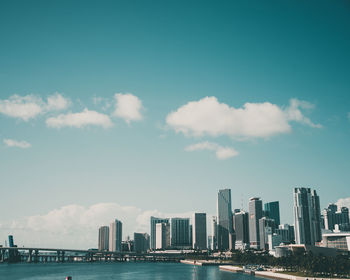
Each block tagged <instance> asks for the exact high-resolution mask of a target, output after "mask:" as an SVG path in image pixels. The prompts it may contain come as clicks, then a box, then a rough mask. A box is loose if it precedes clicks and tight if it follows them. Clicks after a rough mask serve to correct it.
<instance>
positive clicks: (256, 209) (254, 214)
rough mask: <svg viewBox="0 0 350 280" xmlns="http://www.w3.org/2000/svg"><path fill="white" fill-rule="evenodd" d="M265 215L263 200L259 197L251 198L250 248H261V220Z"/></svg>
mask: <svg viewBox="0 0 350 280" xmlns="http://www.w3.org/2000/svg"><path fill="white" fill-rule="evenodd" d="M262 216H263V210H262V201H261V200H260V198H258V197H252V198H251V199H250V200H249V241H250V248H253V249H259V248H260V232H259V220H260V219H261V218H262Z"/></svg>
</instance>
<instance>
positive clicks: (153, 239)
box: [151, 216, 169, 250]
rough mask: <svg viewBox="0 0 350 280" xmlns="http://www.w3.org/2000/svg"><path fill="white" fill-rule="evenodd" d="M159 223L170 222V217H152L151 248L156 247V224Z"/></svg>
mask: <svg viewBox="0 0 350 280" xmlns="http://www.w3.org/2000/svg"><path fill="white" fill-rule="evenodd" d="M159 223H166V224H169V219H168V218H156V217H153V216H152V217H151V249H153V250H154V249H156V225H157V224H159Z"/></svg>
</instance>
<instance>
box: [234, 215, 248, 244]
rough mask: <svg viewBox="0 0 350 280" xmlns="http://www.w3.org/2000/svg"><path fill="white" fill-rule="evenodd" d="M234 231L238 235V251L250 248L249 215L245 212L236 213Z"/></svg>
mask: <svg viewBox="0 0 350 280" xmlns="http://www.w3.org/2000/svg"><path fill="white" fill-rule="evenodd" d="M234 231H235V234H236V244H235V247H236V248H237V249H241V250H242V249H246V248H247V247H249V215H248V213H247V212H245V211H243V210H242V211H240V212H235V213H234Z"/></svg>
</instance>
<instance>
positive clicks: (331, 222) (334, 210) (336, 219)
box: [322, 204, 350, 231]
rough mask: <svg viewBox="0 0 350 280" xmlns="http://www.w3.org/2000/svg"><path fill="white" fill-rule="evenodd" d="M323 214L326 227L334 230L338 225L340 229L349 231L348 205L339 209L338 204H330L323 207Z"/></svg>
mask: <svg viewBox="0 0 350 280" xmlns="http://www.w3.org/2000/svg"><path fill="white" fill-rule="evenodd" d="M322 214H323V219H324V228H325V229H327V230H334V229H335V226H336V225H338V227H337V228H339V229H340V230H344V231H347V230H349V229H350V224H349V209H348V208H347V207H342V208H341V209H340V211H338V206H337V205H336V204H329V205H328V207H327V208H325V209H323V211H322Z"/></svg>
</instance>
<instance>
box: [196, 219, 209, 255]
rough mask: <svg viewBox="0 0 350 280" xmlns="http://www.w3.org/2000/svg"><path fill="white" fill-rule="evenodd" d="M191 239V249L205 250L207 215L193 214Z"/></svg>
mask: <svg viewBox="0 0 350 280" xmlns="http://www.w3.org/2000/svg"><path fill="white" fill-rule="evenodd" d="M192 231H193V238H192V242H193V244H192V248H193V249H197V250H205V249H207V214H206V213H194V214H193V228H192Z"/></svg>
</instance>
